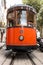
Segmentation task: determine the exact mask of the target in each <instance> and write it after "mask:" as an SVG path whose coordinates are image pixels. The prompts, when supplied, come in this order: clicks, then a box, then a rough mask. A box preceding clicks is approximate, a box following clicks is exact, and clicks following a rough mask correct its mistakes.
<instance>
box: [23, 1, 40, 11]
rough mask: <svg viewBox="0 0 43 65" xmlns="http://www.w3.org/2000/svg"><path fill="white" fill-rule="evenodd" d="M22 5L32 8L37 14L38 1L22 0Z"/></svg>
mask: <svg viewBox="0 0 43 65" xmlns="http://www.w3.org/2000/svg"><path fill="white" fill-rule="evenodd" d="M23 3H24V4H28V5H30V6H33V7H34V8H35V9H36V11H37V12H39V10H40V7H41V4H40V0H23Z"/></svg>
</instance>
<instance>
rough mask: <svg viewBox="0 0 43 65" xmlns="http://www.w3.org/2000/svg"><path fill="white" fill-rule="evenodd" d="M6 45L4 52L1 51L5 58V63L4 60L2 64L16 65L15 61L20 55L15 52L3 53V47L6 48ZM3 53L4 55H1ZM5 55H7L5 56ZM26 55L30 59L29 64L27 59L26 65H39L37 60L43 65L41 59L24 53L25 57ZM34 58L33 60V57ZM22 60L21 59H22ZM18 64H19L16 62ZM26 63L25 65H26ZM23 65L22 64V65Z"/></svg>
mask: <svg viewBox="0 0 43 65" xmlns="http://www.w3.org/2000/svg"><path fill="white" fill-rule="evenodd" d="M4 46H5V45H3V46H2V48H1V49H2V50H0V54H2V56H5V55H6V56H5V59H4V58H3V59H4V61H3V59H2V61H3V62H2V63H1V65H16V64H14V63H15V61H16V57H17V56H18V55H19V54H18V53H15V52H12V51H11V52H7V53H8V54H7V53H5V52H4V51H5V50H4V51H3V47H4ZM1 52H3V53H1ZM4 54H5V55H4ZM25 54H26V56H27V57H28V62H27V59H25V61H26V62H25V63H26V64H27V63H28V64H27V65H38V64H37V63H36V60H38V62H39V63H40V65H43V62H42V61H41V60H40V59H39V58H37V57H36V56H35V55H34V54H33V53H24V55H25ZM32 56H33V57H34V58H33V57H32ZM9 57H10V58H9ZM19 57H20V55H19ZM20 59H21V58H20ZM34 59H36V60H34ZM17 60H19V58H18V59H17ZM21 61H22V60H20V62H21ZM29 61H30V63H29ZM16 63H17V62H16ZM25 63H24V65H26V64H25ZM20 65H21V64H20Z"/></svg>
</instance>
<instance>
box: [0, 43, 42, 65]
mask: <svg viewBox="0 0 43 65" xmlns="http://www.w3.org/2000/svg"><path fill="white" fill-rule="evenodd" d="M5 49H6V46H4V43H0V65H11V62H12V52H11V51H6V50H5ZM30 56H31V58H32V59H33V61H34V62H35V63H36V65H43V52H41V51H40V50H39V49H37V50H34V51H33V52H32V53H30ZM13 61H14V62H13V64H12V65H32V63H31V61H30V59H29V58H28V56H27V55H26V54H25V53H18V54H17V55H16V56H15V58H14V60H13Z"/></svg>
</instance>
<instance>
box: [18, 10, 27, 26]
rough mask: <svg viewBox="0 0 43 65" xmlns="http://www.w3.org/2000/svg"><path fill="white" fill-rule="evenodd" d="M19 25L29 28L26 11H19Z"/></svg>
mask: <svg viewBox="0 0 43 65" xmlns="http://www.w3.org/2000/svg"><path fill="white" fill-rule="evenodd" d="M17 25H21V26H27V15H26V11H24V10H21V11H17Z"/></svg>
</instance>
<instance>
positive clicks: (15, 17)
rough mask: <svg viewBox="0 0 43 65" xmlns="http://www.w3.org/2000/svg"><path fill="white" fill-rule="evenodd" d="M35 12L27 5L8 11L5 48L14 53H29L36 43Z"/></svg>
mask: <svg viewBox="0 0 43 65" xmlns="http://www.w3.org/2000/svg"><path fill="white" fill-rule="evenodd" d="M35 16H36V11H35V9H34V8H32V7H31V6H28V5H17V6H14V7H11V8H9V9H8V12H7V32H6V33H7V34H6V48H7V49H8V50H10V49H12V50H14V51H31V49H34V48H35V47H36V46H37V43H36V30H35V29H34V25H35V24H36V18H35Z"/></svg>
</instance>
